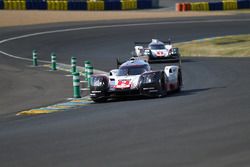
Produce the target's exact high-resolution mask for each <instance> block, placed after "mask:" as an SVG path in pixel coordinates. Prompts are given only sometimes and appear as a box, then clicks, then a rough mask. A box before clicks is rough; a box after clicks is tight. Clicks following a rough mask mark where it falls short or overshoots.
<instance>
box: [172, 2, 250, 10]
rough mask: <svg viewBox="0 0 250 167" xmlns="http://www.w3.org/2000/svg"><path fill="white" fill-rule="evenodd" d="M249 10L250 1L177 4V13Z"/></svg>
mask: <svg viewBox="0 0 250 167" xmlns="http://www.w3.org/2000/svg"><path fill="white" fill-rule="evenodd" d="M249 8H250V0H224V1H221V2H194V3H176V11H215V10H237V9H249Z"/></svg>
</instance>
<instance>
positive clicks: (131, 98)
mask: <svg viewBox="0 0 250 167" xmlns="http://www.w3.org/2000/svg"><path fill="white" fill-rule="evenodd" d="M224 88H226V87H211V88H200V89H188V90H181V91H180V92H169V93H168V94H167V96H165V97H163V98H171V97H178V96H190V95H195V94H198V93H200V92H204V91H209V90H214V89H224ZM149 99H157V97H144V96H129V97H117V98H110V99H109V100H108V101H107V102H103V103H112V102H123V101H139V100H149Z"/></svg>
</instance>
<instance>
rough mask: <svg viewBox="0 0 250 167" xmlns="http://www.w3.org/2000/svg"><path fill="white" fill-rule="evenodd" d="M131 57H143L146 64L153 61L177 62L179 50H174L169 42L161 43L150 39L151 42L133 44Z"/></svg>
mask: <svg viewBox="0 0 250 167" xmlns="http://www.w3.org/2000/svg"><path fill="white" fill-rule="evenodd" d="M134 48H135V51H134V52H133V53H134V54H133V56H137V57H144V58H143V59H145V60H147V61H148V62H154V61H179V59H180V54H179V49H178V48H174V47H173V45H172V44H171V41H170V40H169V41H168V42H161V41H159V40H158V39H152V41H151V42H135V47H134Z"/></svg>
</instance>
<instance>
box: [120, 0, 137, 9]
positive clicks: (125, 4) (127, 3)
mask: <svg viewBox="0 0 250 167" xmlns="http://www.w3.org/2000/svg"><path fill="white" fill-rule="evenodd" d="M121 8H122V10H132V9H137V1H135V0H121Z"/></svg>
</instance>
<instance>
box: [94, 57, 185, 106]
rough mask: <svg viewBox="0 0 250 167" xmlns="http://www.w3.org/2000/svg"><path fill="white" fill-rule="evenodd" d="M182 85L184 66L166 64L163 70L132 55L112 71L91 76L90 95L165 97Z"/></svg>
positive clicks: (104, 98) (102, 97)
mask: <svg viewBox="0 0 250 167" xmlns="http://www.w3.org/2000/svg"><path fill="white" fill-rule="evenodd" d="M181 87H182V73H181V67H180V66H178V65H169V66H165V68H164V69H163V70H159V71H152V70H151V67H150V65H149V63H148V62H146V61H144V60H135V59H131V60H128V61H126V62H125V63H123V64H122V65H121V66H120V67H119V68H118V69H114V70H111V71H110V73H109V75H105V74H98V75H92V76H91V78H90V98H91V99H92V100H93V101H95V102H105V101H107V100H108V99H110V98H118V97H124V96H134V95H136V96H149V97H163V96H165V95H166V94H167V93H168V92H170V91H180V90H181Z"/></svg>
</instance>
